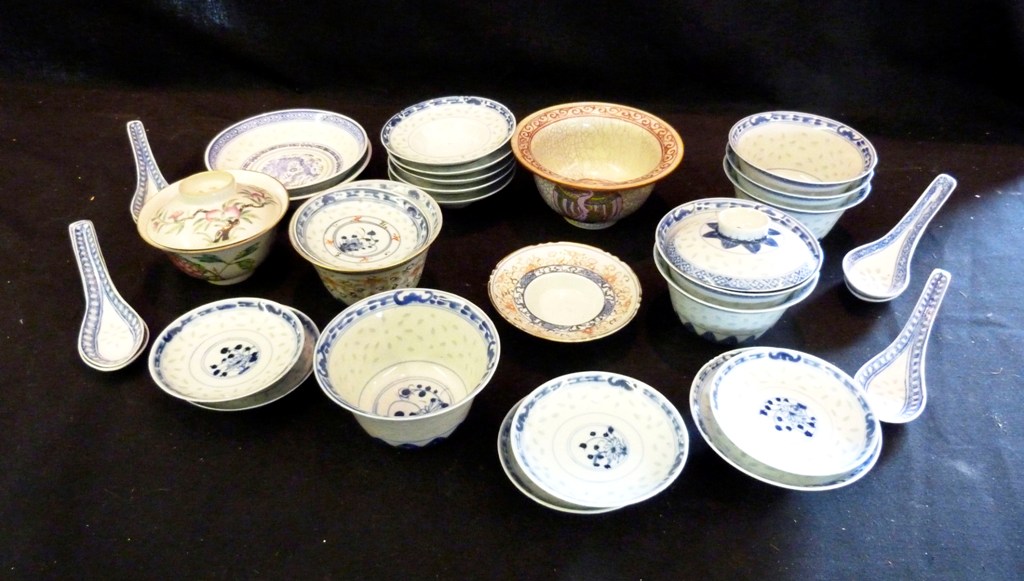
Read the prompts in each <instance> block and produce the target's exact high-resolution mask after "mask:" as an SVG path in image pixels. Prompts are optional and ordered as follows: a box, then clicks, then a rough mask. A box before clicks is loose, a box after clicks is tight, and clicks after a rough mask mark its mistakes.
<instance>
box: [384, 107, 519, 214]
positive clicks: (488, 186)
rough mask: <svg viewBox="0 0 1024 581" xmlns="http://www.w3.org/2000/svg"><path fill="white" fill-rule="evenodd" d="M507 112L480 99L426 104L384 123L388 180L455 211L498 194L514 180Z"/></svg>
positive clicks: (512, 122) (513, 124)
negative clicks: (399, 183)
mask: <svg viewBox="0 0 1024 581" xmlns="http://www.w3.org/2000/svg"><path fill="white" fill-rule="evenodd" d="M515 128H516V118H515V115H513V114H512V112H511V111H510V110H509V109H508V108H507V107H505V106H504V105H502V104H501V103H498V102H496V101H492V100H490V99H486V98H483V97H471V96H451V97H440V98H436V99H429V100H427V101H422V102H420V103H416V104H415V105H410V106H409V107H406V108H405V109H402V110H401V111H399V112H398V113H396V114H395V115H393V116H392V117H391V118H390V119H388V120H387V122H386V123H384V127H383V129H382V130H381V134H380V139H381V143H382V144H383V145H384V149H385V150H386V151H387V155H388V176H389V177H390V178H391V179H393V180H395V181H400V182H404V183H407V184H409V185H412V186H415V187H418V188H422V189H423V190H425V191H426V192H427V193H428V194H430V195H431V196H433V197H434V199H435V200H437V203H438V204H440V205H442V206H447V207H454V208H459V207H463V206H467V205H469V204H470V203H472V202H475V201H478V200H482V199H484V198H487V197H489V196H493V195H494V194H496V193H498V192H500V191H501V190H502V189H503V188H504V187H505V186H507V185H508V184H509V183H510V182H511V181H512V178H513V176H514V175H515V169H516V164H515V159H514V158H513V157H512V151H511V149H510V148H509V140H510V139H511V138H512V133H513V132H514V131H515Z"/></svg>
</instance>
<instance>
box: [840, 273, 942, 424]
mask: <svg viewBox="0 0 1024 581" xmlns="http://www.w3.org/2000/svg"><path fill="white" fill-rule="evenodd" d="M951 279H952V276H951V275H950V274H949V273H948V272H946V271H945V270H942V269H941V268H936V269H935V270H933V271H932V274H931V276H929V277H928V282H926V283H925V285H924V290H923V291H921V296H920V298H918V299H917V305H915V306H914V311H913V313H911V315H910V319H909V320H907V323H906V324H905V325H904V326H903V330H902V331H900V334H899V335H898V336H897V337H896V339H895V340H894V341H893V342H892V343H891V344H890V345H889V346H888V347H886V348H885V350H883V351H882V352H881V353H879V354H878V355H875V356H874V357H872V358H871V359H870V360H869V361H868V362H867V363H865V364H864V365H863V366H862V367H861V368H860V370H859V371H857V374H856V375H855V376H854V379H856V380H857V381H858V382H859V383H860V384H861V385H862V386H864V391H865V395H864V398H865V399H866V400H867V401H868V405H870V406H871V409H872V411H873V412H875V417H877V418H878V419H879V421H883V422H887V423H890V424H902V423H906V422H909V421H911V420H913V419H914V418H916V417H917V416H919V415H921V412H922V411H924V406H925V404H926V403H927V401H928V392H927V389H926V385H925V380H924V377H925V374H924V364H925V351H926V350H927V347H928V337H929V336H930V335H931V332H932V325H933V324H934V323H935V316H936V314H938V312H939V306H940V305H942V298H943V297H944V296H946V289H948V288H949V282H950V280H951Z"/></svg>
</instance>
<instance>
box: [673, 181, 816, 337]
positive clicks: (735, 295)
mask: <svg viewBox="0 0 1024 581" xmlns="http://www.w3.org/2000/svg"><path fill="white" fill-rule="evenodd" d="M823 261H824V255H823V253H822V250H821V245H820V244H819V243H818V240H817V239H816V238H815V236H814V234H812V233H811V231H810V230H809V229H808V228H807V227H806V226H804V225H803V224H801V223H800V222H798V221H797V220H796V219H795V218H793V217H792V216H790V215H788V214H787V213H785V212H783V211H780V210H778V209H776V208H773V207H771V206H768V205H766V204H761V203H757V202H752V201H749V200H741V199H736V198H707V199H702V200H696V201H693V202H688V203H686V204H682V205H680V206H677V207H676V208H673V209H672V210H671V211H669V212H668V213H667V214H665V216H664V217H662V219H661V221H660V222H659V223H658V227H657V229H656V231H655V244H654V263H655V265H656V266H657V268H658V271H659V272H660V273H661V275H662V277H663V278H664V279H665V282H666V283H667V284H668V288H669V297H670V299H671V301H672V308H673V309H674V310H675V312H676V315H678V317H679V319H680V321H682V323H683V325H684V326H685V327H686V328H688V329H689V330H691V331H693V332H695V333H696V334H698V335H700V336H701V337H704V338H705V339H708V340H709V341H712V342H715V343H725V344H737V343H744V342H746V341H751V340H754V339H757V338H758V337H760V336H761V335H762V334H764V333H765V332H766V331H767V330H768V329H770V328H771V327H772V326H773V325H774V324H775V323H776V322H778V320H779V319H780V318H781V317H782V315H783V313H785V311H786V310H787V309H788V308H789V307H791V306H793V305H795V304H797V303H799V302H801V301H803V300H804V299H806V298H807V297H808V296H810V294H811V292H813V290H814V288H815V286H816V285H817V283H818V277H819V272H820V270H821V266H822V263H823Z"/></svg>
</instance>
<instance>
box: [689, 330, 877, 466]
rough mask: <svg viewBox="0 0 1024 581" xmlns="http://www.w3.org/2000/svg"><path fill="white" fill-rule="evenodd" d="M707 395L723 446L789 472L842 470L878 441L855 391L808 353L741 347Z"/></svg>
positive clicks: (843, 377) (854, 386)
mask: <svg viewBox="0 0 1024 581" xmlns="http://www.w3.org/2000/svg"><path fill="white" fill-rule="evenodd" d="M708 390H709V397H710V402H711V415H712V417H713V418H714V419H715V423H716V424H717V425H718V427H719V428H720V429H721V431H722V433H723V434H724V435H725V436H726V437H727V438H729V441H731V442H732V443H733V444H735V445H736V447H738V448H740V449H741V450H743V451H744V452H745V453H746V454H747V455H749V456H750V457H752V458H754V459H756V460H757V461H758V462H761V463H762V464H765V465H768V466H771V467H773V468H775V469H777V470H780V471H783V472H787V473H789V474H795V475H799V476H810V477H816V478H821V477H827V476H830V475H833V474H841V473H845V472H848V471H850V470H852V469H855V468H856V467H858V466H860V465H861V464H862V463H863V462H864V460H865V458H868V457H870V455H871V454H872V452H873V450H874V448H875V446H876V444H877V441H878V440H879V439H880V438H881V434H882V431H881V426H880V425H879V422H878V419H877V418H876V417H875V415H874V413H873V412H872V410H871V407H870V406H869V405H868V402H867V400H866V399H865V398H864V394H863V390H862V388H861V386H860V385H859V384H858V383H857V382H856V381H855V380H854V379H853V378H852V377H850V376H849V375H847V374H846V373H844V372H843V371H842V370H840V369H838V368H837V367H835V366H834V365H832V364H830V363H828V362H826V361H824V360H822V359H819V358H818V357H815V356H813V355H810V354H808V353H802V352H799V351H795V350H792V349H781V348H775V347H753V348H750V349H747V350H745V351H743V353H741V354H739V355H737V356H735V357H732V358H731V359H730V360H729V361H728V362H726V363H724V364H723V365H722V366H721V367H720V368H719V369H718V371H716V372H715V374H714V376H713V377H712V378H711V379H710V381H709V385H708Z"/></svg>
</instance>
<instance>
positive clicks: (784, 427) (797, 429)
mask: <svg viewBox="0 0 1024 581" xmlns="http://www.w3.org/2000/svg"><path fill="white" fill-rule="evenodd" d="M760 414H761V415H762V416H766V417H768V418H771V420H772V422H773V423H774V424H775V430H776V431H779V432H793V433H797V434H803V435H804V436H807V437H808V438H813V437H814V432H815V431H816V430H817V427H818V418H817V417H815V416H814V415H813V414H812V413H811V411H810V410H809V409H807V406H806V405H805V404H803V403H800V402H798V401H790V399H789V398H788V397H775V398H772V399H770V400H768V401H766V402H765V404H764V406H763V407H762V408H761V410H760Z"/></svg>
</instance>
